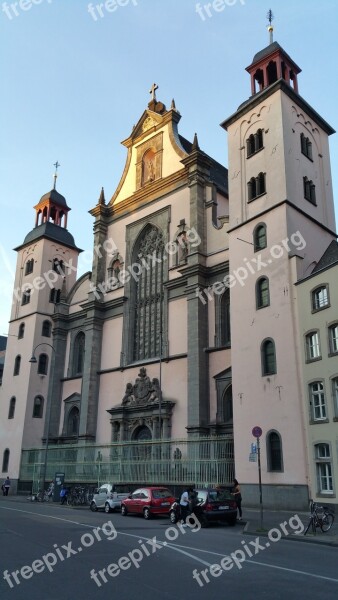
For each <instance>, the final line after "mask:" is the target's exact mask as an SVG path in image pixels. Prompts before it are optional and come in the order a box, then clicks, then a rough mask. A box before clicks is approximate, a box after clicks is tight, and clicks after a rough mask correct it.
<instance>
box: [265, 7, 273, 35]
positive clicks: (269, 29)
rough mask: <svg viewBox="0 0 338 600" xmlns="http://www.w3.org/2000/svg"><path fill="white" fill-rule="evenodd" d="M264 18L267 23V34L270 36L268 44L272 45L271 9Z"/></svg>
mask: <svg viewBox="0 0 338 600" xmlns="http://www.w3.org/2000/svg"><path fill="white" fill-rule="evenodd" d="M266 18H267V20H268V21H269V26H268V32H269V34H270V44H272V43H273V25H272V21H273V19H274V16H273V12H272V10H271V8H270V9H269V10H268V12H267V15H266Z"/></svg>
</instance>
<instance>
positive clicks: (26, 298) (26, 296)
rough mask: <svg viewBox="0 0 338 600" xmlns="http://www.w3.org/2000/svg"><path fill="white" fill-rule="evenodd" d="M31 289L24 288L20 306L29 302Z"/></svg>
mask: <svg viewBox="0 0 338 600" xmlns="http://www.w3.org/2000/svg"><path fill="white" fill-rule="evenodd" d="M31 291H32V290H30V289H26V290H25V291H24V292H23V294H22V298H21V306H25V304H29V303H30V301H31Z"/></svg>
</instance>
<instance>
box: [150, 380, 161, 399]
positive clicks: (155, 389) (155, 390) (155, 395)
mask: <svg viewBox="0 0 338 600" xmlns="http://www.w3.org/2000/svg"><path fill="white" fill-rule="evenodd" d="M151 383H152V392H151V396H150V398H149V402H158V401H159V400H160V398H161V400H162V392H161V389H160V382H159V380H158V379H157V377H154V379H153V380H152V382H151Z"/></svg>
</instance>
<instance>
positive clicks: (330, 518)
mask: <svg viewBox="0 0 338 600" xmlns="http://www.w3.org/2000/svg"><path fill="white" fill-rule="evenodd" d="M310 511H311V514H310V517H309V522H308V524H307V527H306V529H305V531H304V535H306V534H307V533H308V531H309V529H310V527H311V529H312V533H313V534H314V535H316V533H317V528H320V529H321V530H322V532H323V533H326V532H327V531H329V530H330V529H331V527H332V525H333V522H334V515H333V513H332V511H331V509H329V508H328V506H320V505H319V504H317V502H314V501H313V500H310Z"/></svg>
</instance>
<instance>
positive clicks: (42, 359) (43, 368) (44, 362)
mask: <svg viewBox="0 0 338 600" xmlns="http://www.w3.org/2000/svg"><path fill="white" fill-rule="evenodd" d="M47 373H48V356H47V354H40V356H39V363H38V374H39V375H47Z"/></svg>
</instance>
